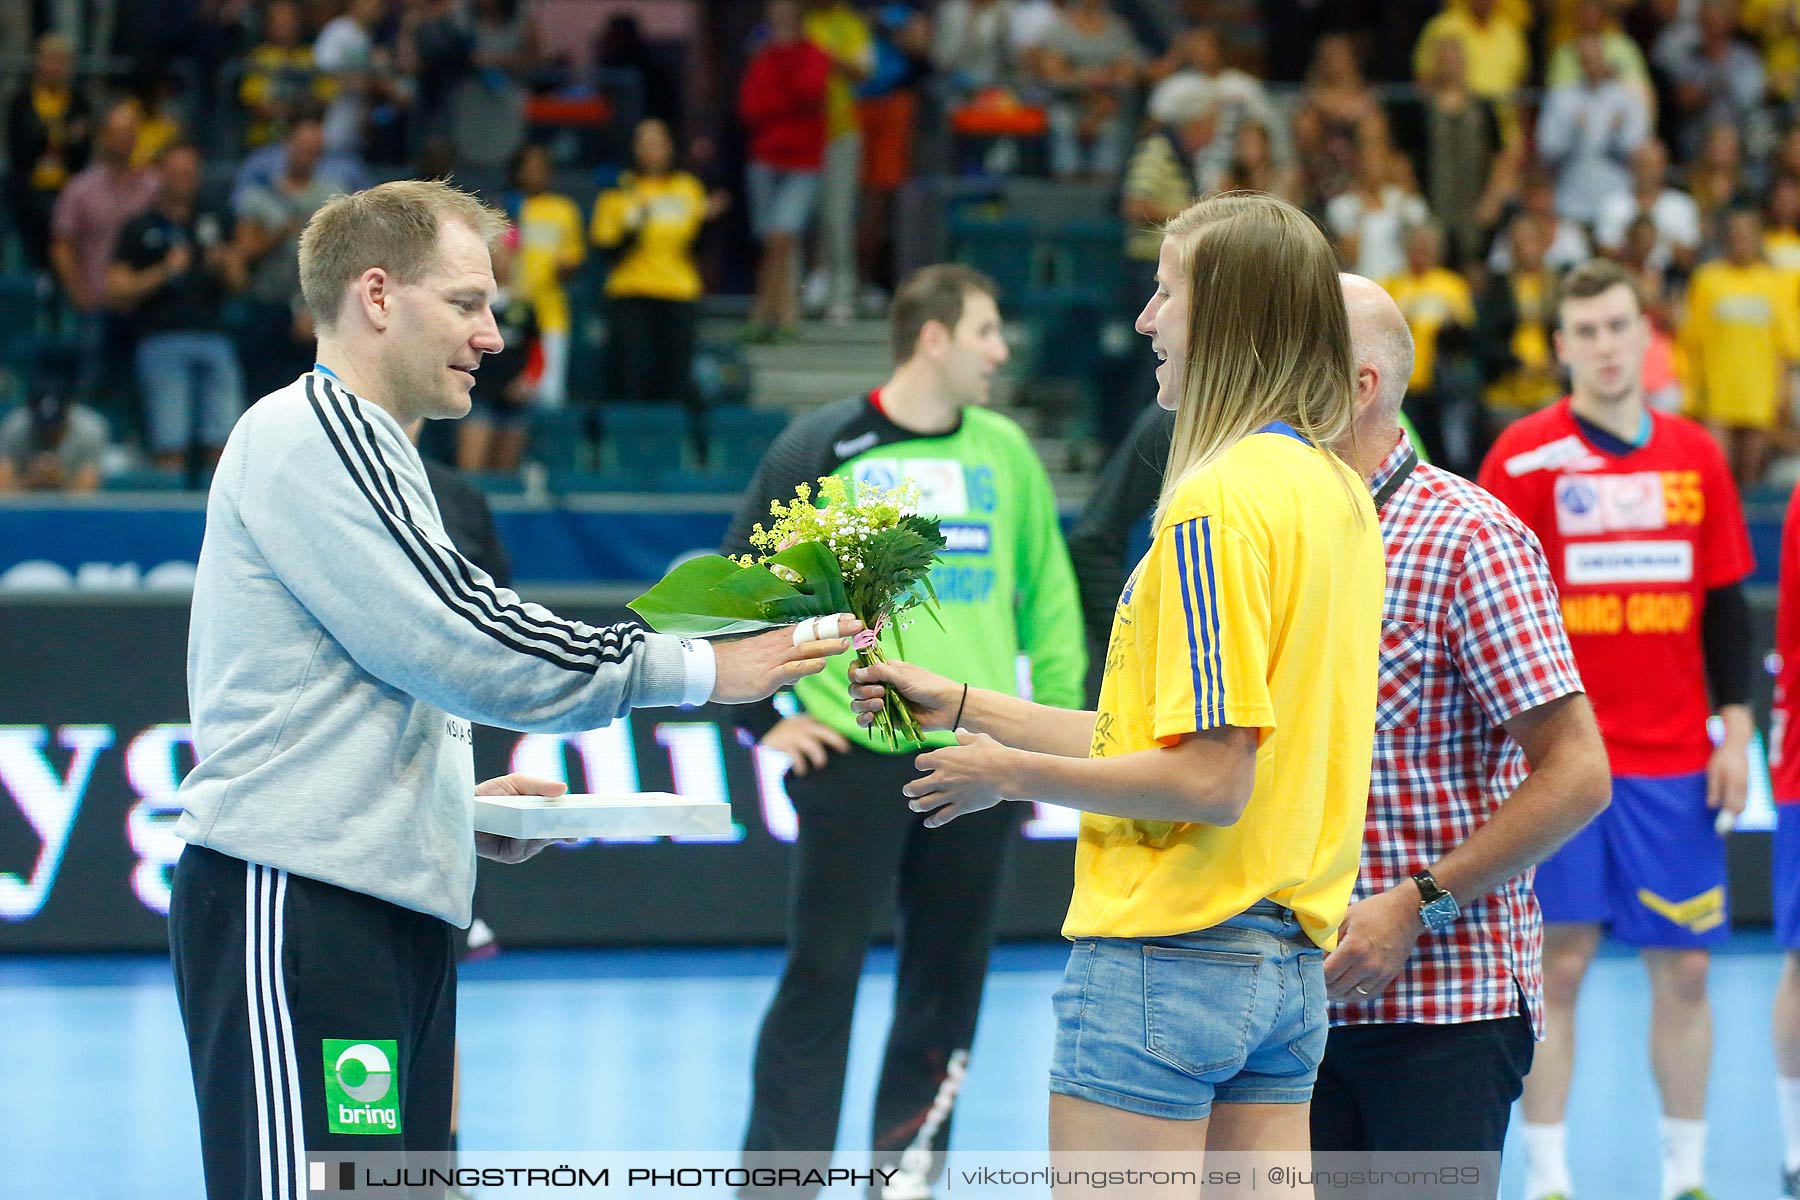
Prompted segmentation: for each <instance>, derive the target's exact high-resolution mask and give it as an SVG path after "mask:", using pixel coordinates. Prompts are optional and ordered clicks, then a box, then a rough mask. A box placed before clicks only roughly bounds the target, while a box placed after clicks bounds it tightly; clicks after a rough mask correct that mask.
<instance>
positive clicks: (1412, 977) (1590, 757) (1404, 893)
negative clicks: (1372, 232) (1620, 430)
mask: <svg viewBox="0 0 1800 1200" xmlns="http://www.w3.org/2000/svg"><path fill="white" fill-rule="evenodd" d="M1344 300H1345V304H1346V306H1347V307H1348V309H1349V313H1350V330H1351V338H1352V343H1353V345H1354V347H1355V350H1356V356H1357V369H1356V411H1357V421H1356V424H1355V426H1354V427H1353V428H1352V429H1351V431H1350V433H1349V435H1348V436H1347V437H1346V438H1345V439H1344V441H1343V442H1341V443H1340V444H1339V445H1338V447H1337V450H1338V453H1339V454H1340V455H1341V456H1342V457H1343V458H1344V460H1345V461H1346V462H1348V463H1349V464H1350V465H1351V467H1353V468H1354V469H1355V470H1356V471H1357V473H1358V474H1360V475H1362V476H1363V477H1364V478H1365V479H1367V480H1368V481H1369V489H1370V491H1371V492H1373V493H1374V496H1375V506H1376V509H1377V510H1378V511H1379V513H1380V518H1381V534H1382V541H1383V543H1384V544H1385V546H1386V547H1387V570H1388V578H1387V595H1386V599H1385V602H1384V604H1383V608H1382V636H1381V675H1380V692H1379V697H1378V700H1377V703H1376V710H1375V721H1376V732H1375V755H1374V766H1373V772H1372V774H1371V776H1370V783H1369V808H1368V823H1367V828H1366V832H1365V834H1364V840H1363V861H1362V870H1361V872H1360V873H1359V875H1358V877H1357V882H1356V892H1355V895H1354V897H1353V900H1352V903H1351V906H1350V911H1349V913H1348V914H1347V916H1346V917H1345V921H1344V926H1343V929H1342V931H1341V933H1340V935H1339V940H1338V945H1337V948H1336V949H1335V950H1333V951H1332V952H1331V954H1330V955H1329V956H1328V957H1327V958H1326V960H1325V981H1326V984H1327V986H1328V988H1329V989H1330V993H1331V1001H1332V1007H1331V1023H1332V1030H1331V1037H1330V1040H1329V1041H1328V1042H1327V1043H1326V1048H1325V1060H1324V1063H1323V1064H1322V1065H1321V1067H1320V1071H1319V1082H1318V1086H1317V1088H1316V1089H1315V1091H1314V1094H1313V1105H1312V1131H1313V1148H1314V1149H1315V1150H1317V1151H1389V1150H1430V1151H1483V1152H1490V1153H1492V1154H1494V1155H1496V1156H1497V1155H1498V1154H1499V1152H1500V1147H1501V1144H1502V1143H1503V1142H1504V1141H1505V1137H1506V1124H1507V1118H1508V1114H1509V1111H1510V1108H1511V1105H1512V1102H1513V1101H1514V1100H1515V1099H1517V1097H1518V1095H1519V1092H1520V1090H1521V1087H1522V1085H1523V1080H1524V1076H1525V1073H1526V1072H1527V1071H1528V1070H1529V1069H1530V1067H1531V1056H1532V1049H1533V1046H1534V1044H1535V1038H1536V1037H1537V1036H1541V1033H1542V1028H1543V969H1542V961H1541V959H1542V931H1543V918H1542V915H1541V914H1540V912H1539V910H1538V906H1537V902H1536V900H1535V899H1534V898H1533V896H1532V893H1531V885H1530V872H1531V868H1532V867H1533V866H1534V865H1536V863H1538V862H1539V861H1540V860H1541V859H1543V858H1544V857H1545V856H1546V855H1548V854H1549V853H1550V852H1551V851H1553V850H1555V849H1556V848H1557V847H1558V846H1560V845H1562V843H1563V842H1564V841H1566V840H1567V839H1568V838H1569V837H1570V836H1572V835H1573V834H1574V833H1575V832H1576V831H1577V830H1579V829H1580V828H1581V827H1582V826H1583V825H1585V824H1587V822H1588V821H1590V820H1591V819H1593V817H1594V816H1595V815H1596V814H1597V813H1599V812H1600V810H1601V809H1603V808H1605V807H1606V803H1607V799H1608V796H1609V794H1610V783H1611V781H1610V777H1609V775H1608V772H1607V763H1606V751H1605V748H1604V747H1603V745H1602V743H1601V741H1600V731H1599V728H1598V727H1597V726H1596V724H1595V722H1594V716H1593V711H1592V709H1591V708H1590V707H1589V705H1588V701H1587V698H1586V696H1585V695H1583V693H1582V686H1581V680H1580V677H1579V676H1578V675H1577V673H1576V669H1575V659H1574V655H1573V654H1572V653H1571V651H1570V649H1569V643H1568V638H1567V635H1566V634H1565V633H1564V632H1563V623H1562V613H1561V610H1560V608H1559V606H1558V602H1557V596H1556V589H1555V587H1554V586H1553V585H1552V584H1551V580H1550V571H1549V568H1548V566H1547V565H1546V563H1545V561H1544V556H1543V551H1542V550H1541V549H1540V548H1539V546H1538V542H1537V539H1536V538H1535V537H1534V536H1532V534H1531V532H1530V530H1528V529H1527V528H1526V527H1525V526H1524V524H1523V523H1521V522H1520V521H1519V520H1518V518H1517V517H1515V516H1514V515H1513V514H1512V513H1511V511H1510V510H1508V509H1507V508H1506V506H1505V505H1503V504H1501V503H1500V502H1499V501H1497V500H1495V499H1494V498H1493V497H1492V496H1490V495H1488V494H1487V493H1486V492H1484V491H1482V490H1481V489H1480V488H1478V487H1476V486H1475V485H1474V484H1472V483H1470V482H1469V481H1468V480H1466V479H1463V478H1461V477H1459V476H1456V475H1452V474H1450V473H1449V472H1447V471H1442V470H1439V469H1437V468H1436V467H1431V466H1424V465H1420V464H1419V463H1418V459H1417V455H1416V454H1415V453H1414V452H1413V449H1412V445H1411V442H1410V440H1409V439H1408V438H1407V437H1406V435H1405V434H1404V433H1403V432H1402V431H1401V429H1400V427H1399V425H1398V424H1397V422H1396V419H1395V418H1396V415H1397V414H1398V412H1399V410H1400V401H1401V399H1402V398H1403V396H1404V394H1405V391H1406V381H1407V378H1408V377H1409V376H1410V374H1411V373H1412V339H1411V337H1410V335H1409V334H1408V332H1407V328H1406V323H1405V320H1404V318H1403V317H1402V316H1401V315H1400V311H1399V309H1398V308H1397V307H1396V306H1395V304H1394V302H1393V299H1392V298H1391V297H1389V296H1388V294H1387V293H1386V292H1384V291H1382V290H1381V288H1379V287H1377V286H1376V285H1375V284H1373V283H1371V282H1370V281H1369V280H1367V279H1363V278H1361V277H1360V276H1355V275H1346V276H1344ZM1496 1161H1497V1159H1496ZM1498 1182H1499V1181H1498V1173H1497V1172H1496V1173H1495V1177H1494V1183H1495V1186H1496V1187H1498Z"/></svg>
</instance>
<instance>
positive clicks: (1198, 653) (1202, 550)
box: [1175, 517, 1225, 729]
mask: <svg viewBox="0 0 1800 1200" xmlns="http://www.w3.org/2000/svg"><path fill="white" fill-rule="evenodd" d="M1175 566H1176V572H1177V574H1178V575H1180V577H1181V607H1182V611H1183V614H1184V615H1185V616H1186V618H1187V641H1188V670H1189V672H1190V673H1191V674H1192V677H1193V688H1194V727H1195V728H1196V729H1212V728H1214V727H1216V726H1218V725H1221V724H1223V723H1224V721H1225V665H1224V662H1223V661H1222V658H1221V655H1220V652H1219V642H1220V636H1219V602H1218V577H1217V575H1216V573H1215V572H1214V570H1213V549H1212V519H1211V518H1210V517H1196V518H1194V519H1193V520H1191V521H1185V522H1183V523H1182V524H1180V525H1177V526H1176V527H1175Z"/></svg>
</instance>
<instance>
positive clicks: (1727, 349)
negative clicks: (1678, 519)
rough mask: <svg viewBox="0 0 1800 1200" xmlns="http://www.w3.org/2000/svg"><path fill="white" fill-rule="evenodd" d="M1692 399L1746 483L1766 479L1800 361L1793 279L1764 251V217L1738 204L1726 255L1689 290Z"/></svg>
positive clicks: (1798, 304) (1799, 315)
mask: <svg viewBox="0 0 1800 1200" xmlns="http://www.w3.org/2000/svg"><path fill="white" fill-rule="evenodd" d="M1682 341H1683V343H1684V344H1685V348H1686V350H1687V363H1688V404H1689V406H1690V407H1691V408H1692V410H1693V412H1694V415H1695V416H1697V417H1699V418H1700V419H1701V420H1703V421H1705V422H1706V424H1707V426H1708V427H1709V428H1710V429H1711V430H1712V432H1713V435H1714V436H1715V437H1717V438H1718V439H1719V444H1720V445H1721V446H1723V447H1724V449H1725V457H1726V459H1727V460H1728V461H1729V462H1730V463H1731V470H1732V474H1733V475H1735V476H1736V477H1737V480H1738V483H1739V484H1740V485H1748V484H1753V483H1755V482H1757V480H1759V479H1761V478H1762V473H1763V468H1764V466H1766V465H1767V462H1768V455H1769V441H1770V435H1771V434H1772V433H1773V432H1774V430H1775V428H1776V426H1777V424H1785V423H1786V422H1785V420H1784V418H1783V413H1784V410H1785V408H1786V406H1787V401H1788V370H1789V368H1790V367H1791V366H1792V365H1793V364H1794V363H1795V362H1796V361H1800V298H1796V296H1795V295H1794V288H1793V277H1792V276H1790V275H1786V274H1784V273H1782V272H1781V271H1778V270H1776V269H1775V268H1774V267H1772V266H1770V265H1769V263H1768V262H1767V261H1766V260H1765V259H1764V258H1763V253H1762V218H1761V217H1760V216H1758V215H1757V213H1756V212H1755V210H1753V209H1748V208H1738V209H1733V210H1732V211H1731V212H1730V213H1729V214H1727V216H1726V218H1725V257H1724V258H1723V259H1720V260H1718V261H1716V262H1710V263H1707V264H1706V265H1705V266H1703V267H1701V268H1700V269H1699V270H1698V271H1696V272H1694V279H1693V283H1692V285H1691V287H1690V289H1689V291H1688V316H1687V324H1686V326H1684V327H1683V329H1682Z"/></svg>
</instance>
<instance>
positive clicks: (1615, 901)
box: [1481, 260, 1752, 1200]
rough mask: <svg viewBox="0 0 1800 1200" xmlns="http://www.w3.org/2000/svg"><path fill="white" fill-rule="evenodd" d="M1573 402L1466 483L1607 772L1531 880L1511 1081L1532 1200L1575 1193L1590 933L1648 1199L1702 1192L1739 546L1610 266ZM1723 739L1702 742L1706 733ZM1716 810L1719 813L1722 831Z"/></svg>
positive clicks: (1733, 703) (1600, 281)
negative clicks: (1630, 1089)
mask: <svg viewBox="0 0 1800 1200" xmlns="http://www.w3.org/2000/svg"><path fill="white" fill-rule="evenodd" d="M1558 315H1559V324H1560V327H1559V329H1558V330H1557V333H1556V350H1557V355H1558V357H1559V358H1560V359H1561V360H1562V363H1563V365H1564V366H1566V367H1567V368H1568V369H1569V374H1570V378H1571V382H1572V390H1571V394H1570V395H1569V397H1568V398H1566V399H1564V400H1562V401H1560V402H1559V403H1557V404H1555V405H1553V406H1551V407H1550V408H1547V409H1545V410H1543V411H1542V412H1539V413H1536V414H1534V415H1532V416H1530V417H1526V418H1525V419H1523V420H1521V421H1519V422H1517V423H1516V424H1514V425H1513V426H1512V427H1511V428H1509V429H1507V430H1506V432H1505V433H1503V434H1502V435H1501V437H1500V439H1499V441H1498V442H1496V443H1495V445H1494V448H1493V450H1492V451H1491V452H1490V453H1489V455H1488V459H1487V461H1486V463H1484V464H1483V466H1482V470H1481V484H1482V486H1483V487H1486V488H1487V489H1488V490H1489V491H1491V492H1493V493H1494V495H1496V496H1498V497H1499V498H1500V499H1501V500H1503V501H1505V502H1506V503H1507V504H1508V505H1509V506H1511V508H1512V509H1513V511H1515V512H1516V513H1518V514H1519V516H1520V518H1522V519H1523V520H1524V522H1525V523H1526V524H1527V525H1529V526H1530V527H1531V528H1532V530H1533V531H1534V532H1535V533H1536V534H1537V535H1538V538H1539V540H1541V541H1542V542H1543V545H1544V552H1545V555H1546V557H1547V558H1548V559H1549V561H1550V568H1551V572H1552V574H1553V575H1554V576H1555V578H1556V584H1557V588H1558V590H1559V591H1560V592H1561V594H1562V608H1563V622H1564V624H1565V625H1566V626H1567V627H1568V631H1569V641H1570V644H1571V645H1572V646H1573V647H1574V650H1575V661H1576V663H1577V665H1578V666H1579V667H1580V669H1581V676H1582V679H1583V680H1585V681H1586V683H1587V686H1588V692H1589V695H1590V697H1591V699H1592V700H1593V705H1594V712H1595V715H1596V716H1598V717H1599V719H1600V731H1601V734H1602V735H1603V737H1604V738H1605V741H1606V747H1607V753H1608V756H1609V758H1610V759H1611V762H1612V772H1613V801H1612V806H1611V807H1610V808H1609V809H1607V811H1606V812H1604V813H1602V814H1601V816H1600V817H1599V818H1598V819H1597V820H1595V821H1594V823H1593V824H1591V825H1589V826H1588V827H1587V828H1586V829H1585V830H1583V831H1582V832H1581V833H1579V834H1577V835H1576V836H1575V837H1574V838H1573V839H1572V840H1570V841H1569V842H1568V843H1567V844H1566V845H1565V846H1564V847H1563V848H1562V849H1561V850H1560V851H1558V852H1557V853H1556V854H1555V855H1554V856H1552V857H1551V858H1550V859H1548V860H1546V861H1545V862H1544V864H1543V865H1542V866H1540V867H1539V868H1538V873H1537V882H1536V886H1537V893H1538V900H1539V902H1540V904H1541V905H1542V906H1543V910H1544V921H1545V931H1544V933H1545V936H1544V982H1545V989H1544V990H1545V999H1546V1001H1547V1007H1548V1013H1547V1020H1546V1023H1545V1024H1546V1037H1545V1040H1544V1042H1543V1044H1542V1045H1541V1046H1540V1047H1539V1048H1538V1053H1537V1059H1536V1062H1535V1064H1534V1065H1533V1067H1532V1071H1531V1075H1530V1076H1529V1077H1528V1078H1527V1079H1526V1081H1525V1145H1526V1157H1527V1161H1528V1168H1529V1169H1528V1179H1527V1185H1526V1194H1527V1197H1528V1200H1545V1198H1547V1197H1552V1196H1568V1195H1571V1194H1572V1193H1573V1187H1572V1184H1571V1183H1570V1180H1569V1173H1568V1164H1567V1155H1566V1152H1565V1145H1566V1139H1565V1134H1564V1127H1563V1118H1564V1113H1565V1110H1566V1108H1567V1104H1568V1096H1569V1082H1570V1076H1571V1074H1572V1072H1573V1069H1574V1032H1575V1031H1574V1018H1575V1001H1576V997H1577V995H1578V994H1579V992H1580V988H1581V981H1582V978H1583V976H1584V975H1585V974H1586V972H1587V968H1588V964H1589V963H1590V962H1591V961H1592V960H1593V956H1594V952H1595V950H1596V948H1597V947H1598V945H1599V941H1600V933H1601V930H1602V928H1603V927H1610V929H1611V931H1612V934H1613V936H1614V937H1615V938H1618V939H1619V940H1621V941H1623V942H1626V943H1628V944H1631V945H1635V946H1637V947H1638V948H1639V950H1640V951H1641V953H1642V955H1643V958H1644V963H1645V966H1646V967H1647V968H1648V970H1649V975H1650V984H1651V994H1652V1012H1651V1034H1650V1058H1651V1066H1652V1069H1653V1070H1654V1072H1655V1075H1656V1082H1657V1087H1658V1089H1659V1090H1660V1092H1661V1094H1662V1109H1663V1121H1662V1145H1663V1155H1662V1168H1663V1189H1662V1195H1663V1198H1664V1200H1676V1198H1678V1197H1679V1198H1684V1200H1694V1198H1697V1197H1703V1196H1705V1192H1704V1190H1703V1180H1702V1166H1701V1165H1702V1161H1703V1158H1704V1155H1705V1144H1706V1124H1705V1120H1704V1115H1705V1105H1706V1080H1707V1068H1708V1063H1709V1060H1710V1059H1711V1055H1712V1015H1711V1010H1710V1008H1709V1007H1708V1003H1707V995H1706V977H1707V967H1708V963H1709V957H1710V948H1711V947H1712V946H1713V945H1715V944H1717V943H1718V942H1720V941H1722V940H1723V939H1724V938H1726V937H1727V936H1728V935H1729V927H1728V924H1727V909H1726V897H1725V846H1724V841H1723V838H1722V836H1721V835H1720V834H1719V833H1716V832H1715V828H1721V829H1722V828H1723V827H1724V826H1726V825H1727V824H1729V822H1730V821H1731V820H1732V819H1734V817H1735V814H1736V813H1739V812H1741V811H1743V807H1744V794H1745V790H1746V782H1747V780H1748V778H1749V761H1748V746H1749V742H1750V735H1751V730H1752V725H1751V718H1750V710H1749V707H1748V705H1747V700H1748V697H1749V684H1750V658H1751V654H1750V632H1749V609H1748V606H1747V604H1746V603H1745V600H1744V595H1743V589H1742V586H1741V584H1742V580H1743V578H1744V576H1745V575H1747V574H1748V573H1749V571H1750V566H1751V557H1750V541H1749V533H1748V531H1747V530H1746V529H1745V526H1744V517H1743V511H1742V509H1741V507H1740V505H1739V503H1738V495H1737V489H1736V486H1735V485H1734V484H1733V483H1732V479H1731V473H1730V471H1729V469H1728V468H1727V467H1726V464H1725V457H1724V455H1723V453H1722V452H1721V451H1720V450H1719V448H1718V446H1717V445H1716V444H1715V443H1714V442H1713V440H1712V439H1711V438H1710V437H1709V436H1708V435H1707V433H1706V431H1705V430H1704V429H1702V428H1701V427H1700V426H1699V425H1697V424H1695V423H1694V422H1692V421H1689V420H1686V419H1684V418H1682V417H1678V416H1671V415H1668V414H1665V413H1660V412H1653V411H1651V410H1650V409H1649V408H1648V407H1647V406H1646V405H1645V403H1644V395H1643V387H1642V380H1641V378H1640V374H1639V372H1640V364H1641V363H1642V362H1643V358H1644V347H1645V345H1646V343H1647V342H1648V340H1649V336H1650V331H1649V325H1648V322H1647V321H1646V320H1645V317H1644V310H1643V306H1642V302H1641V300H1640V298H1639V296H1638V293H1637V290H1636V285H1635V284H1634V283H1633V282H1632V280H1631V277H1630V276H1629V275H1627V274H1626V273H1625V272H1624V271H1623V269H1621V268H1620V267H1619V266H1617V265H1616V264H1614V263H1612V262H1608V261H1604V260H1596V261H1594V262H1590V263H1587V264H1585V265H1583V266H1581V267H1578V268H1576V269H1575V270H1573V271H1571V272H1570V273H1569V275H1568V276H1566V277H1565V279H1564V281H1563V285H1562V291H1561V300H1560V304H1559V314H1558ZM1715 711H1716V712H1717V713H1718V715H1719V716H1720V718H1722V721H1723V724H1724V727H1725V737H1724V740H1723V742H1722V743H1721V744H1720V745H1718V746H1717V747H1715V746H1714V744H1713V742H1712V739H1711V738H1710V737H1709V736H1708V731H1707V723H1708V718H1709V717H1711V716H1712V715H1713V713H1714V712H1715ZM1722 813H1730V814H1733V816H1732V817H1725V816H1723V815H1721V814H1722Z"/></svg>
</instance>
